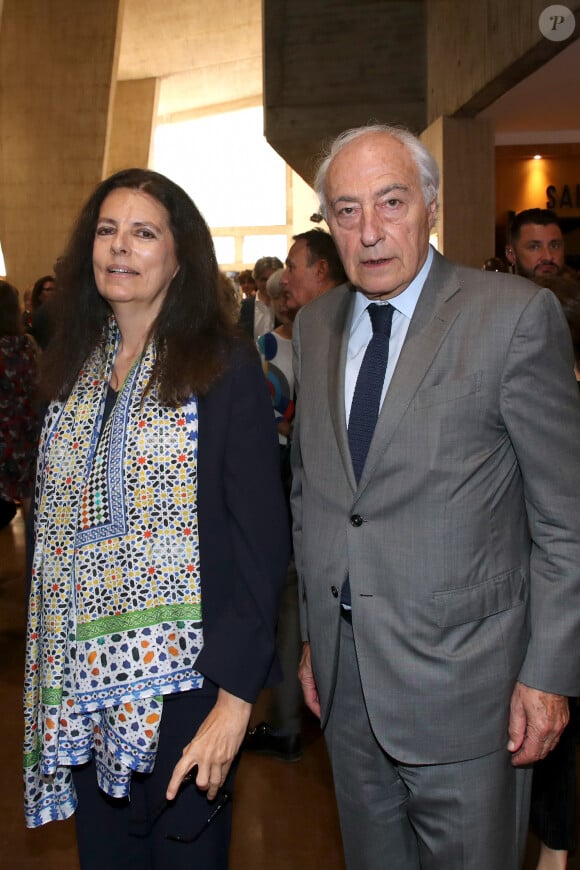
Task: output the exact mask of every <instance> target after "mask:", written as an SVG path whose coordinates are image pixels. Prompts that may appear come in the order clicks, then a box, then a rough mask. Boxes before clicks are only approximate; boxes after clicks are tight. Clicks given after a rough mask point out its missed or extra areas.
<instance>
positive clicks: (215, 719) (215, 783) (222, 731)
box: [166, 689, 252, 801]
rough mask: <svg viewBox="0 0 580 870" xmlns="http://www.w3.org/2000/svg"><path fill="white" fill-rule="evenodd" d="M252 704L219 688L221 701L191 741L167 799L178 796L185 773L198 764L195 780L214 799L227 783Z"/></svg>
mask: <svg viewBox="0 0 580 870" xmlns="http://www.w3.org/2000/svg"><path fill="white" fill-rule="evenodd" d="M251 711H252V705H251V704H249V703H248V702H247V701H243V700H242V699H241V698H237V697H236V696H235V695H232V694H230V693H229V692H226V690H225V689H220V690H219V691H218V697H217V701H216V702H215V705H214V707H213V708H212V709H211V710H210V712H209V714H208V716H207V717H206V718H205V719H204V721H203V722H202V723H201V725H200V726H199V729H198V731H197V734H196V735H195V737H194V738H193V740H192V741H191V742H190V743H188V744H187V746H186V747H185V749H184V750H183V752H182V754H181V759H180V760H179V761H178V762H177V764H176V765H175V768H174V770H173V775H172V777H171V780H170V782H169V785H168V787H167V793H166V797H167V800H169V801H170V800H173V798H174V797H176V795H177V792H178V791H179V787H180V785H181V783H182V782H183V778H184V776H186V774H188V773H189V771H190V770H191V769H192V767H195V766H196V765H197V774H196V777H195V784H196V785H197V787H198V788H199V789H201V791H207V797H208V800H210V801H211V800H213V799H214V798H215V796H216V795H217V793H218V789H219V788H220V786H222V785H223V784H224V781H225V778H226V776H227V775H228V771H229V769H230V766H231V763H232V761H233V760H234V758H235V757H236V753H237V751H238V749H239V748H240V746H241V743H242V740H243V739H244V736H245V734H246V729H247V727H248V722H249V719H250V713H251Z"/></svg>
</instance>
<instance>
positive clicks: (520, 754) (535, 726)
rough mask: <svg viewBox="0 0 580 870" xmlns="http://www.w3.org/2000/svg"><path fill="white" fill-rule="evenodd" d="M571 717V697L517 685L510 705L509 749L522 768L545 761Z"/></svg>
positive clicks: (514, 761) (520, 684) (513, 762)
mask: <svg viewBox="0 0 580 870" xmlns="http://www.w3.org/2000/svg"><path fill="white" fill-rule="evenodd" d="M569 718H570V710H569V707H568V698H567V697H566V696H565V695H552V694H550V693H548V692H540V691H539V690H538V689H531V688H530V687H529V686H524V684H523V683H516V685H515V688H514V691H513V694H512V699H511V702H510V721H509V738H510V739H509V742H508V750H509V751H510V752H513V757H512V764H513V765H514V766H516V767H522V766H523V765H525V764H532V763H533V762H534V761H539V760H540V759H541V758H545V757H546V755H547V754H548V753H549V752H551V751H552V749H553V748H554V747H555V746H556V744H557V743H558V740H559V739H560V734H561V733H562V731H563V730H564V728H565V727H566V724H567V723H568V719H569Z"/></svg>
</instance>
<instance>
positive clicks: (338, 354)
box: [328, 284, 357, 491]
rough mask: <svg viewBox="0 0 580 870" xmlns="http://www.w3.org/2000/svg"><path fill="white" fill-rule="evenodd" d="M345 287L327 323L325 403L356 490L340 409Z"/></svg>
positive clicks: (348, 308) (348, 307) (348, 299)
mask: <svg viewBox="0 0 580 870" xmlns="http://www.w3.org/2000/svg"><path fill="white" fill-rule="evenodd" d="M345 287H346V289H345V293H344V294H343V296H342V297H341V299H340V302H339V305H338V307H337V309H336V312H335V316H334V320H333V322H332V323H331V330H330V342H329V349H328V406H329V409H330V417H331V419H332V424H333V426H334V431H335V434H336V441H337V444H338V449H339V451H340V455H341V458H342V462H343V464H344V469H345V472H346V476H347V478H348V482H349V483H350V485H351V486H352V489H353V491H354V490H356V487H357V483H356V478H355V476H354V471H353V467H352V460H351V457H350V447H349V444H348V432H347V428H346V416H345V411H344V375H345V369H346V354H347V350H348V339H349V335H350V325H351V321H352V311H353V305H354V292H353V290H352V288H351V285H350V284H348V285H345Z"/></svg>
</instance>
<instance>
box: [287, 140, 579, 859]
mask: <svg viewBox="0 0 580 870" xmlns="http://www.w3.org/2000/svg"><path fill="white" fill-rule="evenodd" d="M317 191H318V193H319V195H320V197H321V206H322V210H323V214H325V216H326V219H327V221H328V224H329V227H330V230H331V233H332V235H333V237H334V239H335V242H336V244H337V247H338V249H339V252H340V254H341V258H342V261H343V264H344V266H345V269H346V272H347V274H348V276H349V278H350V282H351V283H350V284H344V285H342V286H340V287H337V288H336V289H334V290H331V291H329V292H328V293H326V294H325V295H324V296H321V297H320V298H319V299H316V300H314V301H313V302H312V303H311V304H310V305H308V306H307V307H306V308H305V309H303V310H302V311H301V312H300V313H299V314H298V317H297V319H296V322H295V327H294V342H295V363H296V377H297V383H298V384H299V393H298V410H297V418H296V424H295V436H294V456H293V462H294V486H293V511H294V525H295V551H296V563H297V568H298V573H299V577H300V581H301V599H302V617H303V632H304V639H305V641H306V643H305V646H304V651H303V656H302V662H301V668H300V678H301V681H302V684H303V690H304V695H305V699H306V702H307V704H308V706H309V707H310V709H311V710H313V711H314V712H315V713H316V714H317V715H319V716H320V718H321V723H322V726H323V728H324V730H325V736H326V741H327V746H328V749H329V754H330V757H331V762H332V767H333V773H334V780H335V788H336V794H337V801H338V808H339V814H340V822H341V829H342V835H343V842H344V849H345V855H346V862H347V866H348V868H349V870H378V868H382V870H387V868H388V870H418V868H422V870H460V868H461V870H515V868H517V867H519V866H520V863H521V860H522V854H523V845H524V843H525V834H526V826H527V812H528V804H529V780H530V768H529V765H530V764H531V763H532V762H533V761H535V760H536V759H538V758H543V757H544V756H545V755H546V754H547V753H548V752H549V751H550V750H551V749H552V748H553V747H554V746H555V745H556V743H557V742H558V739H559V735H560V733H561V731H562V729H563V727H564V725H565V723H566V721H567V716H568V712H567V703H566V699H565V696H566V695H575V694H577V692H578V690H579V688H580V643H578V637H579V636H580V633H579V629H580V453H579V449H580V448H579V444H580V415H579V408H578V396H577V386H576V382H575V380H574V377H573V374H572V369H573V359H572V352H571V347H570V338H569V334H568V331H567V327H566V323H565V321H564V318H563V316H562V313H561V310H560V309H559V306H558V303H557V301H556V299H555V298H554V296H553V295H552V294H550V292H549V291H548V292H546V291H545V290H543V289H542V288H539V287H537V286H535V285H533V284H532V283H530V282H528V281H526V280H524V279H522V278H519V277H516V276H511V275H506V274H495V273H488V272H480V271H475V270H471V269H467V268H464V267H461V266H454V265H453V264H451V263H450V262H449V261H447V260H446V259H445V258H443V257H441V256H440V255H439V254H438V253H437V252H435V251H434V250H433V249H432V248H431V247H430V246H429V234H430V231H431V229H432V227H433V225H434V223H435V219H436V212H437V193H438V169H437V165H436V163H435V161H434V159H433V158H432V156H431V155H430V154H429V152H428V151H427V150H426V149H425V148H424V146H423V145H422V144H421V142H420V141H419V140H418V139H416V138H415V137H414V136H412V135H411V134H410V133H409V132H407V131H405V130H401V129H400V128H385V127H367V128H362V129H358V130H354V131H348V132H347V133H345V134H343V135H342V136H341V137H339V138H338V140H337V141H336V142H335V143H334V145H333V146H332V149H331V151H330V154H329V156H328V157H327V158H326V160H325V161H324V163H323V164H322V166H321V169H320V171H319V174H318V179H317ZM369 302H370V303H374V305H371V306H370V307H368V306H369ZM381 308H382V309H383V310H382V311H381ZM385 315H386V316H385ZM377 384H378V386H377ZM375 419H376V425H375Z"/></svg>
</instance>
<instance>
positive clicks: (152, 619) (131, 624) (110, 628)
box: [76, 603, 201, 641]
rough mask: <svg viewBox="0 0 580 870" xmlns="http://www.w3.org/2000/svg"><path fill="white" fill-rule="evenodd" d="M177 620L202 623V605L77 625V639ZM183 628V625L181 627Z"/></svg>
mask: <svg viewBox="0 0 580 870" xmlns="http://www.w3.org/2000/svg"><path fill="white" fill-rule="evenodd" d="M177 620H183V622H185V621H190V622H199V623H201V603H200V604H163V605H160V606H159V607H153V608H152V609H151V610H138V611H136V612H135V613H122V614H120V615H119V616H103V617H101V618H100V619H95V620H92V621H91V622H87V623H86V624H85V625H77V635H76V639H77V640H78V641H83V640H93V639H94V638H95V637H101V636H103V635H106V634H114V633H115V632H116V631H119V632H121V631H127V630H129V629H131V628H145V627H148V626H151V625H158V624H159V623H160V622H176V621H177ZM178 627H179V628H183V627H184V626H183V625H179V626H178Z"/></svg>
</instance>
